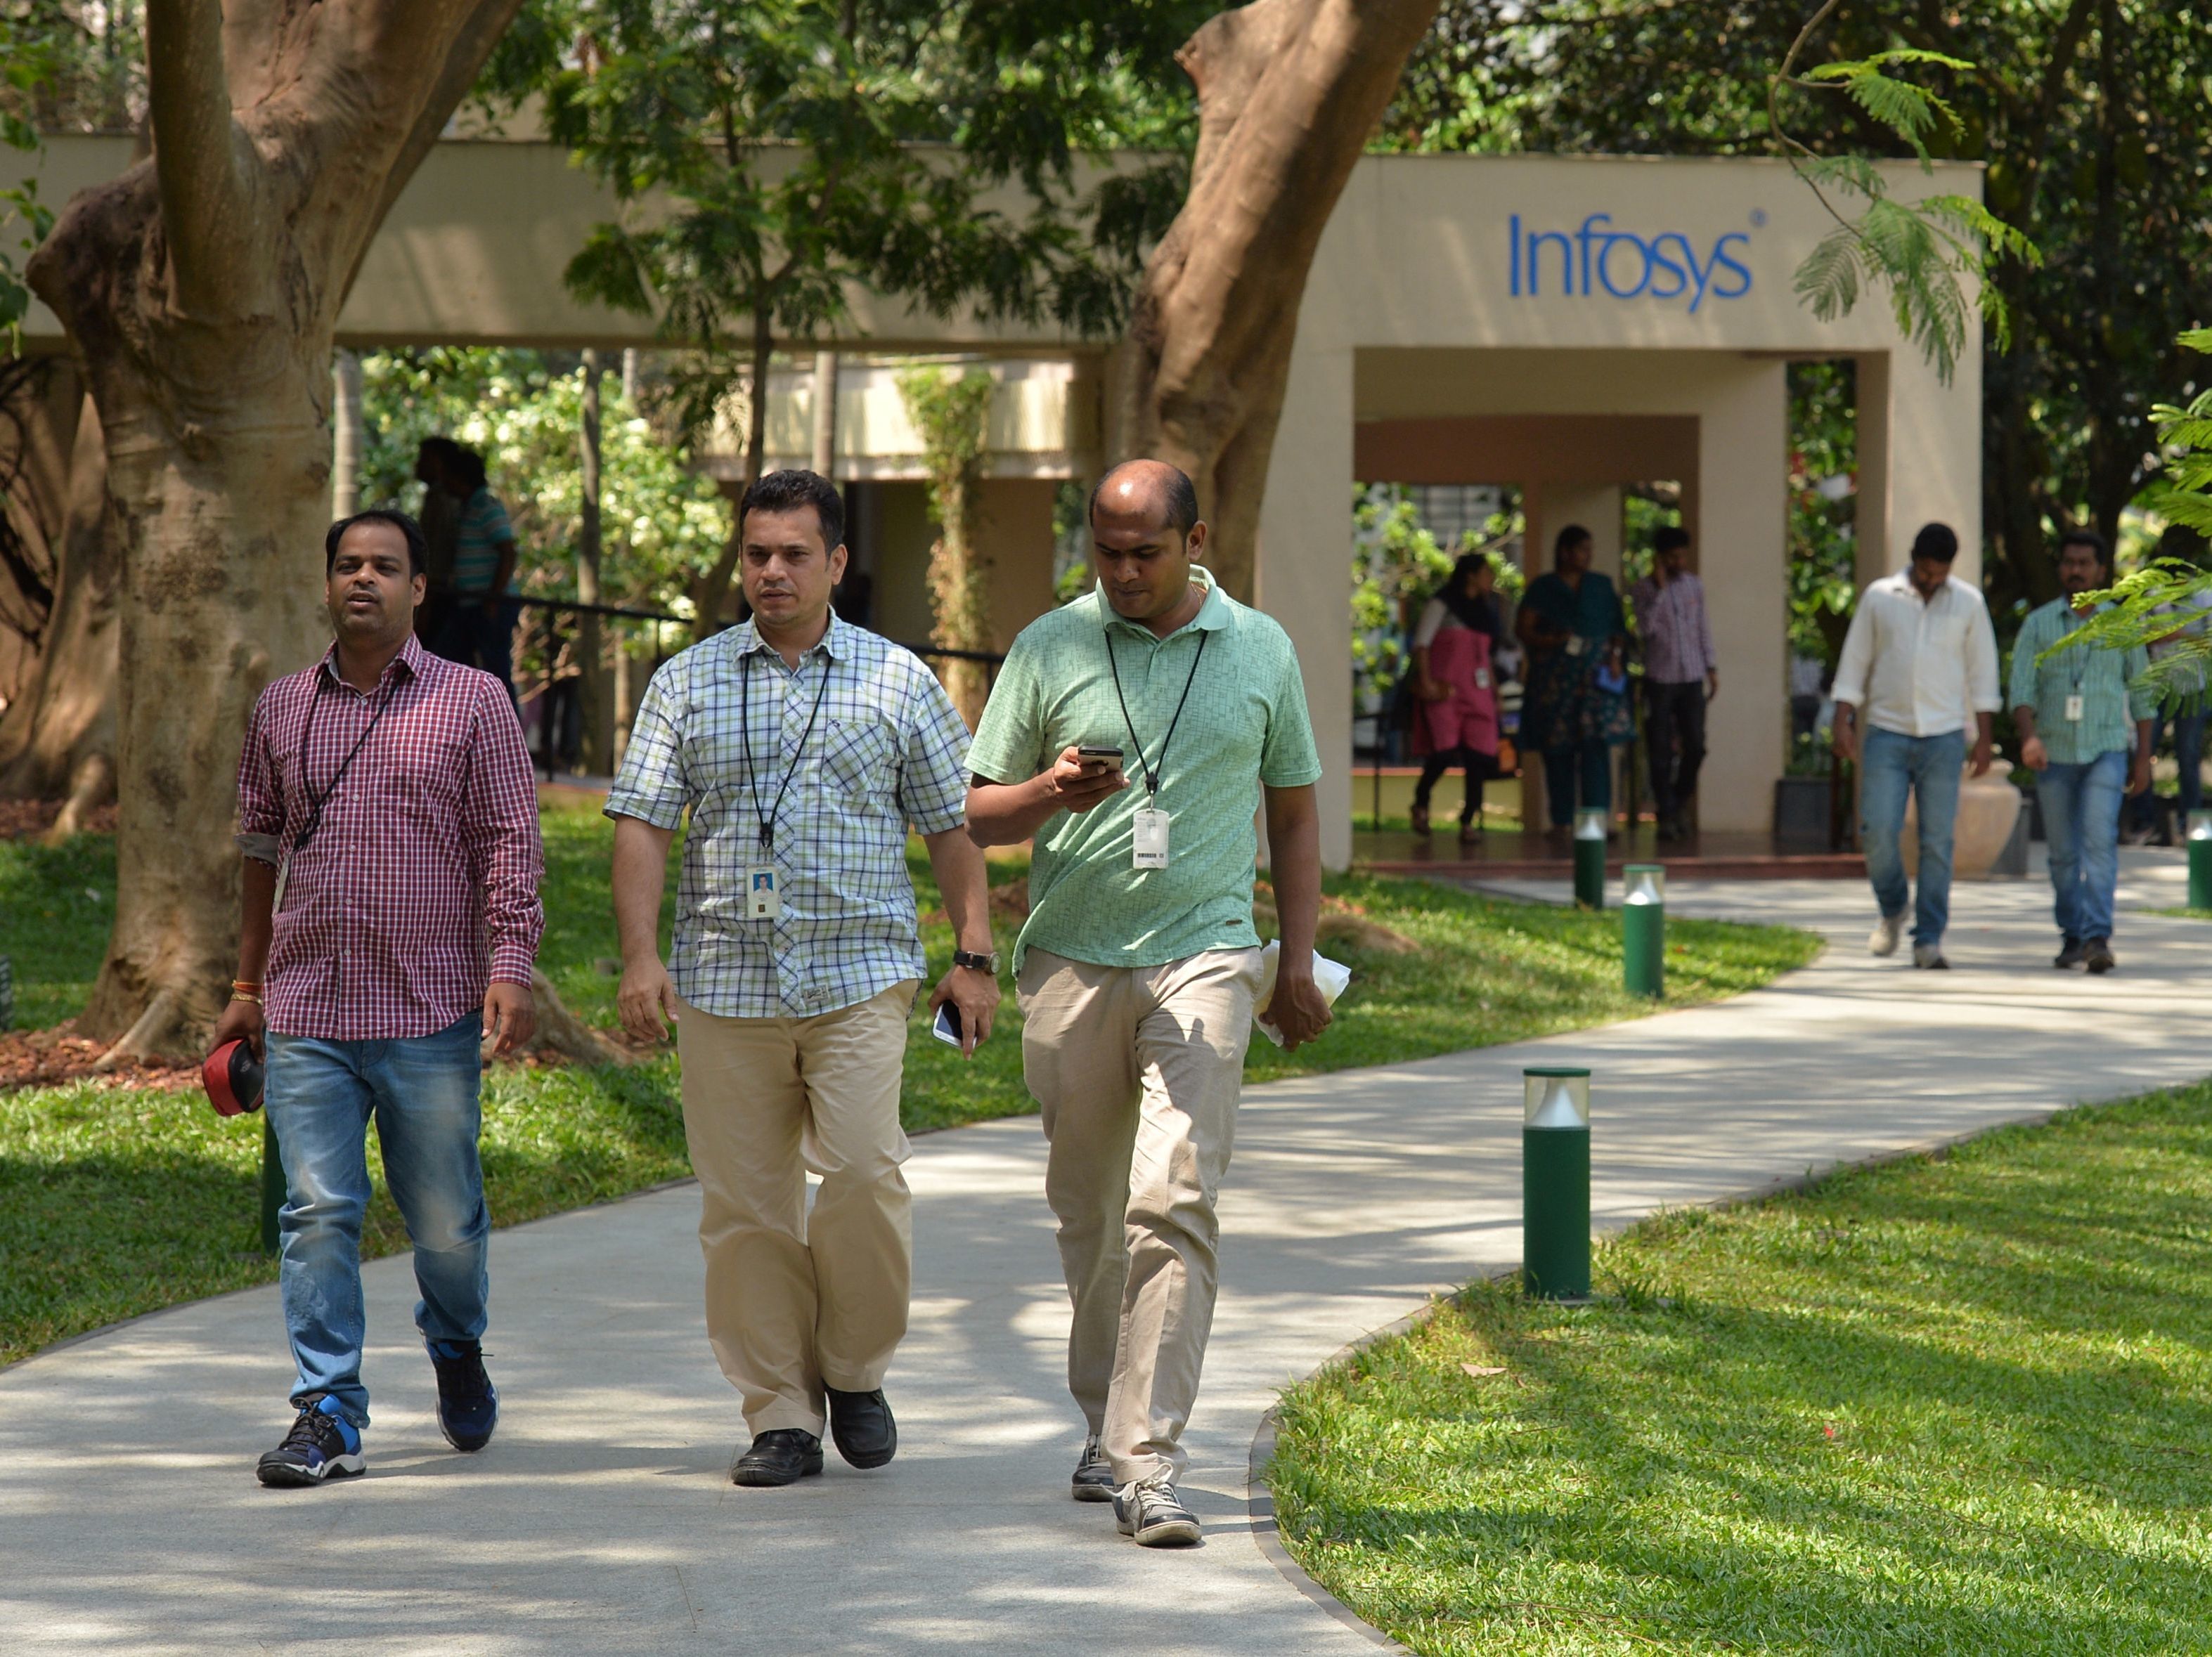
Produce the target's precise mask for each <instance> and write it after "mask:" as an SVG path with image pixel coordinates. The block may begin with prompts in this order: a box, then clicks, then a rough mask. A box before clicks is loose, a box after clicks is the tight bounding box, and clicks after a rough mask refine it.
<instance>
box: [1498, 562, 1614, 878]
mask: <svg viewBox="0 0 2212 1657" xmlns="http://www.w3.org/2000/svg"><path fill="white" fill-rule="evenodd" d="M1592 550H1593V547H1592V543H1591V540H1590V532H1589V531H1588V530H1586V529H1584V528H1583V526H1582V525H1580V524H1570V525H1567V526H1566V527H1565V529H1563V530H1561V531H1559V535H1558V537H1556V538H1555V539H1554V541H1553V544H1552V568H1551V571H1550V572H1549V573H1548V574H1544V575H1540V576H1538V577H1537V578H1536V579H1535V580H1533V581H1531V582H1530V583H1529V584H1528V592H1525V593H1523V594H1522V598H1521V619H1520V622H1519V623H1518V628H1519V632H1520V636H1521V642H1522V645H1524V646H1526V647H1527V649H1528V670H1527V671H1528V691H1527V695H1526V696H1525V698H1524V700H1523V701H1522V709H1521V744H1520V745H1521V750H1522V752H1523V753H1525V754H1541V755H1542V756H1544V783H1545V789H1544V792H1545V804H1546V807H1547V813H1548V815H1549V816H1550V817H1551V836H1550V837H1551V839H1552V841H1553V843H1554V844H1555V845H1559V846H1564V845H1565V843H1566V841H1567V837H1568V825H1569V824H1571V823H1572V822H1574V820H1575V807H1576V805H1577V803H1579V804H1583V805H1586V806H1591V807H1595V809H1597V810H1601V811H1604V812H1606V813H1607V814H1608V816H1610V814H1611V812H1612V810H1613V747H1614V745H1615V744H1620V743H1625V742H1626V741H1627V740H1628V739H1629V737H1630V735H1631V734H1632V728H1633V722H1632V719H1630V716H1629V709H1628V676H1627V673H1626V671H1625V670H1624V668H1623V665H1622V664H1623V663H1624V662H1625V661H1626V657H1627V649H1628V620H1627V617H1626V616H1625V615H1624V614H1623V613H1622V611H1621V608H1620V593H1619V592H1617V591H1616V590H1615V589H1614V587H1613V583H1612V581H1611V580H1608V579H1607V578H1606V577H1605V576H1604V575H1601V574H1599V573H1598V572H1597V571H1595V570H1593V569H1592V568H1590V567H1589V565H1590V554H1591V551H1592ZM1578 785H1579V798H1577V786H1578ZM1607 838H1608V839H1609V838H1611V835H1609V834H1608V835H1607Z"/></svg>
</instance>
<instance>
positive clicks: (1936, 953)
mask: <svg viewBox="0 0 2212 1657" xmlns="http://www.w3.org/2000/svg"><path fill="white" fill-rule="evenodd" d="M1912 964H1913V965H1914V966H1916V967H1918V968H1923V970H1926V969H1929V968H1932V969H1934V970H1935V971H1936V972H1948V971H1950V970H1951V963H1950V962H1948V961H1946V960H1944V959H1943V946H1942V944H1914V945H1913V946H1912Z"/></svg>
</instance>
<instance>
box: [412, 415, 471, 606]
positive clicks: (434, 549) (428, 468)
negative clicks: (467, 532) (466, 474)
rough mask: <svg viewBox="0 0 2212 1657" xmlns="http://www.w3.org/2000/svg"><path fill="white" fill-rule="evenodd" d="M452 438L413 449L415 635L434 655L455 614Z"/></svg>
mask: <svg viewBox="0 0 2212 1657" xmlns="http://www.w3.org/2000/svg"><path fill="white" fill-rule="evenodd" d="M460 447H461V446H460V445H459V444H458V443H456V442H454V441H453V439H452V438H450V437H426V438H424V439H423V440H422V442H421V443H419V444H417V445H416V449H415V481H416V483H420V484H421V485H422V511H421V512H419V513H416V521H417V522H418V523H419V524H420V525H421V526H422V549H423V554H422V583H423V598H422V603H421V604H419V605H417V606H416V610H415V636H416V638H417V639H419V640H422V644H423V646H424V647H425V648H426V649H429V650H435V649H436V648H437V647H438V644H439V642H440V640H441V637H442V635H443V634H444V632H445V629H446V625H447V622H449V621H450V620H451V619H452V617H453V551H454V547H455V543H456V542H457V541H458V539H459V531H460V517H461V496H460V493H459V453H460Z"/></svg>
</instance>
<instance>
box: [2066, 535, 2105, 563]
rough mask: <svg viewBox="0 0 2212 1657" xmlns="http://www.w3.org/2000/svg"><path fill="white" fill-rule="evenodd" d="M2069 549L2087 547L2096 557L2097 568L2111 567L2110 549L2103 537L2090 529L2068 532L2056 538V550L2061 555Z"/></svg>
mask: <svg viewBox="0 0 2212 1657" xmlns="http://www.w3.org/2000/svg"><path fill="white" fill-rule="evenodd" d="M2069 547H2087V548H2088V549H2089V550H2090V551H2092V552H2093V553H2095V554H2096V555H2097V568H2100V569H2110V568H2112V545H2111V543H2109V542H2107V541H2106V539H2105V537H2103V536H2101V535H2100V534H2098V533H2097V531H2094V530H2092V529H2078V530H2069V531H2066V533H2065V534H2063V535H2062V536H2060V537H2058V550H2059V552H2060V553H2061V554H2062V555H2063V554H2064V552H2065V550H2066V549H2067V548H2069Z"/></svg>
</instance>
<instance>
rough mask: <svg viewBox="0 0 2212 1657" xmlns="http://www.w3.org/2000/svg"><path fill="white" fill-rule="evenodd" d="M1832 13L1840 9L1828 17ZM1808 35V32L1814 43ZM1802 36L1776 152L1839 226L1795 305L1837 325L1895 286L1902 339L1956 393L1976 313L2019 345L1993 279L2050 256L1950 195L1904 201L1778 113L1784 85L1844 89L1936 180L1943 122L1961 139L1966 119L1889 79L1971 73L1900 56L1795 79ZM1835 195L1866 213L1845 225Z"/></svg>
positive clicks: (1781, 73) (1801, 282)
mask: <svg viewBox="0 0 2212 1657" xmlns="http://www.w3.org/2000/svg"><path fill="white" fill-rule="evenodd" d="M1833 9H1834V6H1833V0H1831V3H1830V4H1829V5H1827V6H1825V7H1823V8H1822V11H1821V13H1820V15H1826V13H1827V12H1829V11H1832V10H1833ZM1816 21H1817V18H1816ZM1810 28H1811V26H1810V25H1808V28H1807V33H1810ZM1804 38H1805V37H1804V35H1803V34H1801V35H1800V36H1799V37H1798V39H1797V41H1796V42H1795V43H1793V44H1792V45H1791V46H1790V52H1789V53H1788V54H1787V55H1785V56H1784V58H1783V61H1782V64H1781V65H1780V67H1779V68H1778V69H1777V70H1775V73H1774V76H1773V79H1772V80H1771V82H1770V83H1769V94H1768V102H1767V109H1768V123H1769V130H1770V131H1771V136H1772V138H1773V143H1774V147H1775V149H1776V150H1777V151H1778V153H1779V154H1780V155H1782V156H1783V157H1784V159H1785V160H1787V161H1789V163H1790V167H1792V168H1793V169H1795V171H1796V173H1797V176H1798V177H1799V178H1801V179H1803V180H1804V181H1805V183H1806V185H1808V187H1809V188H1810V189H1811V190H1812V191H1813V193H1814V195H1815V196H1817V197H1819V198H1820V204H1821V205H1822V206H1823V207H1825V208H1826V209H1827V210H1828V212H1829V214H1830V215H1832V217H1833V218H1834V219H1835V221H1836V228H1835V229H1833V230H1832V231H1831V232H1829V233H1828V234H1827V235H1826V236H1824V237H1822V238H1821V239H1820V241H1819V242H1818V243H1817V244H1815V245H1814V248H1813V251H1812V252H1809V253H1808V254H1807V255H1806V256H1805V258H1804V260H1803V262H1802V264H1799V265H1798V267H1797V272H1796V278H1795V283H1794V285H1795V287H1796V292H1797V296H1798V297H1799V298H1800V299H1801V300H1803V301H1804V302H1805V303H1806V305H1807V306H1808V307H1810V309H1811V310H1812V313H1813V314H1814V316H1816V317H1818V318H1819V319H1820V320H1821V321H1823V322H1832V321H1833V320H1835V319H1837V318H1838V317H1841V316H1843V315H1844V314H1846V313H1848V312H1850V309H1851V308H1852V307H1854V306H1855V305H1857V302H1858V299H1859V294H1860V292H1861V290H1862V289H1863V288H1886V289H1887V292H1888V294H1889V300H1890V306H1891V308H1892V310H1893V312H1894V313H1895V315H1896V318H1897V327H1898V331H1899V332H1900V333H1902V334H1903V335H1905V337H1906V338H1908V339H1910V340H1911V341H1912V342H1913V343H1914V344H1916V345H1917V346H1918V347H1919V348H1920V350H1921V354H1922V355H1923V356H1925V357H1926V358H1927V359H1928V361H1929V362H1931V363H1933V364H1934V365H1935V367H1936V374H1937V376H1938V377H1939V378H1940V379H1942V381H1943V383H1944V384H1945V385H1948V384H1950V382H1951V379H1952V378H1953V376H1954V374H1956V373H1957V372H1958V367H1959V357H1960V353H1961V352H1963V351H1964V350H1965V349H1966V329H1967V324H1968V322H1969V321H1970V320H1971V319H1972V316H1973V314H1974V313H1975V310H1976V308H1977V307H1979V309H1980V311H1981V313H1982V314H1984V316H1986V317H1987V318H1988V319H1989V321H1990V325H1991V328H1992V330H1993V331H1994V332H1995V334H1996V341H1997V343H1998V346H1999V348H2000V349H2002V347H2003V346H2004V344H2005V343H2007V342H2008V340H2009V338H2010V337H2011V321H2010V317H2009V313H2008V311H2007V310H2006V308H2005V304H2004V294H2003V289H2002V288H2001V287H1999V286H1997V285H1996V283H1995V282H1993V281H1992V280H1991V278H1992V276H1993V274H1994V271H1995V267H1996V263H1997V262H1998V261H1999V260H2000V259H2002V258H2007V257H2009V258H2015V259H2019V260H2021V262H2023V263H2025V264H2028V265H2030V266H2033V265H2036V264H2041V263H2042V259H2043V255H2042V252H2041V251H2040V250H2039V248H2037V247H2036V246H2035V244H2034V243H2033V242H2032V241H2030V240H2028V239H2027V236H2026V235H2025V234H2022V233H2021V231H2019V230H2017V229H2015V228H2013V227H2011V226H2009V225H2007V224H2004V223H2002V222H2000V221H1999V220H1998V219H1997V218H1996V215H1993V214H1991V213H1990V212H1989V211H1988V209H1985V208H1984V207H1983V206H1982V204H1981V203H1978V202H1977V201H1974V200H1973V199H1972V198H1971V197H1966V196H1960V195H1956V194H1949V193H1945V194H1938V195H1932V196H1926V197H1920V198H1918V199H1916V200H1911V201H1900V200H1899V199H1898V198H1897V197H1893V196H1892V195H1891V194H1890V193H1889V186H1888V181H1887V179H1885V178H1884V177H1883V176H1882V174H1881V170H1880V169H1879V168H1878V167H1875V166H1874V165H1873V164H1872V163H1871V162H1870V161H1867V160H1865V159H1864V158H1863V157H1861V156H1857V155H1844V156H1823V155H1818V154H1816V153H1815V152H1814V150H1813V149H1810V148H1809V147H1808V146H1807V145H1806V144H1805V143H1803V142H1802V140H1800V139H1798V138H1796V137H1792V136H1791V135H1790V132H1789V131H1788V130H1786V129H1785V128H1784V125H1783V124H1782V119H1781V115H1780V102H1781V92H1782V88H1784V87H1796V88H1801V89H1808V90H1815V91H1818V90H1835V89H1841V90H1842V91H1844V93H1846V94H1848V95H1849V96H1850V100H1851V101H1852V102H1853V103H1855V104H1857V106H1859V107H1860V108H1861V109H1862V110H1863V111H1864V112H1866V114H1867V115H1868V116H1869V118H1872V119H1873V120H1874V121H1875V122H1876V123H1877V124H1879V125H1881V127H1884V128H1886V129H1887V130H1888V131H1890V132H1891V133H1892V134H1893V135H1894V136H1895V137H1898V138H1899V139H1902V140H1903V141H1904V142H1905V143H1906V144H1908V145H1910V146H1911V149H1912V151H1913V153H1914V155H1917V156H1918V157H1919V161H1920V166H1921V169H1922V171H1923V172H1930V171H1932V170H1933V159H1932V157H1931V156H1930V155H1929V150H1928V139H1929V136H1930V134H1931V133H1932V132H1933V131H1934V130H1935V129H1936V127H1937V125H1938V124H1939V123H1940V124H1942V126H1944V127H1947V128H1948V129H1949V130H1950V131H1951V132H1952V133H1954V134H1955V133H1956V132H1957V131H1958V130H1960V121H1959V117H1958V114H1957V112H1955V111H1954V109H1953V108H1952V107H1951V106H1950V104H1949V103H1948V102H1946V101H1945V100H1943V99H1942V97H1940V96H1939V95H1938V94H1936V93H1934V92H1931V91H1929V90H1928V89H1927V88H1923V87H1919V86H1916V85H1914V84H1913V83H1911V82H1907V81H1901V80H1899V79H1897V78H1895V77H1894V76H1891V75H1889V74H1887V73H1886V72H1885V71H1886V70H1887V68H1888V66H1889V65H1891V64H1932V65H1935V66H1936V67H1940V68H1945V69H1953V70H1970V69H1972V67H1973V65H1972V64H1968V63H1966V62H1964V61H1962V60H1961V59H1959V58H1952V57H1949V56H1948V55H1946V54H1944V53H1942V52H1929V51H1925V50H1923V49H1919V48H1914V47H1893V48H1892V49H1891V50H1889V51H1887V52H1876V53H1875V54H1874V55H1873V56H1871V57H1868V58H1856V59H1846V60H1842V61H1838V62H1835V63H1829V64H1821V65H1820V66H1819V67H1817V68H1815V69H1814V70H1810V71H1808V73H1806V74H1805V75H1802V76H1791V74H1790V64H1791V63H1792V61H1793V60H1794V59H1795V58H1796V53H1797V52H1798V51H1799V49H1800V48H1801V47H1802V45H1803V42H1804ZM1832 196H1842V197H1850V196H1856V197H1858V199H1859V200H1860V201H1861V202H1863V203H1864V205H1863V207H1861V209H1859V211H1858V213H1857V216H1856V217H1847V216H1846V215H1844V213H1843V211H1842V210H1841V209H1838V206H1837V205H1836V203H1835V201H1834V200H1832V199H1831V197H1832Z"/></svg>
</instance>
